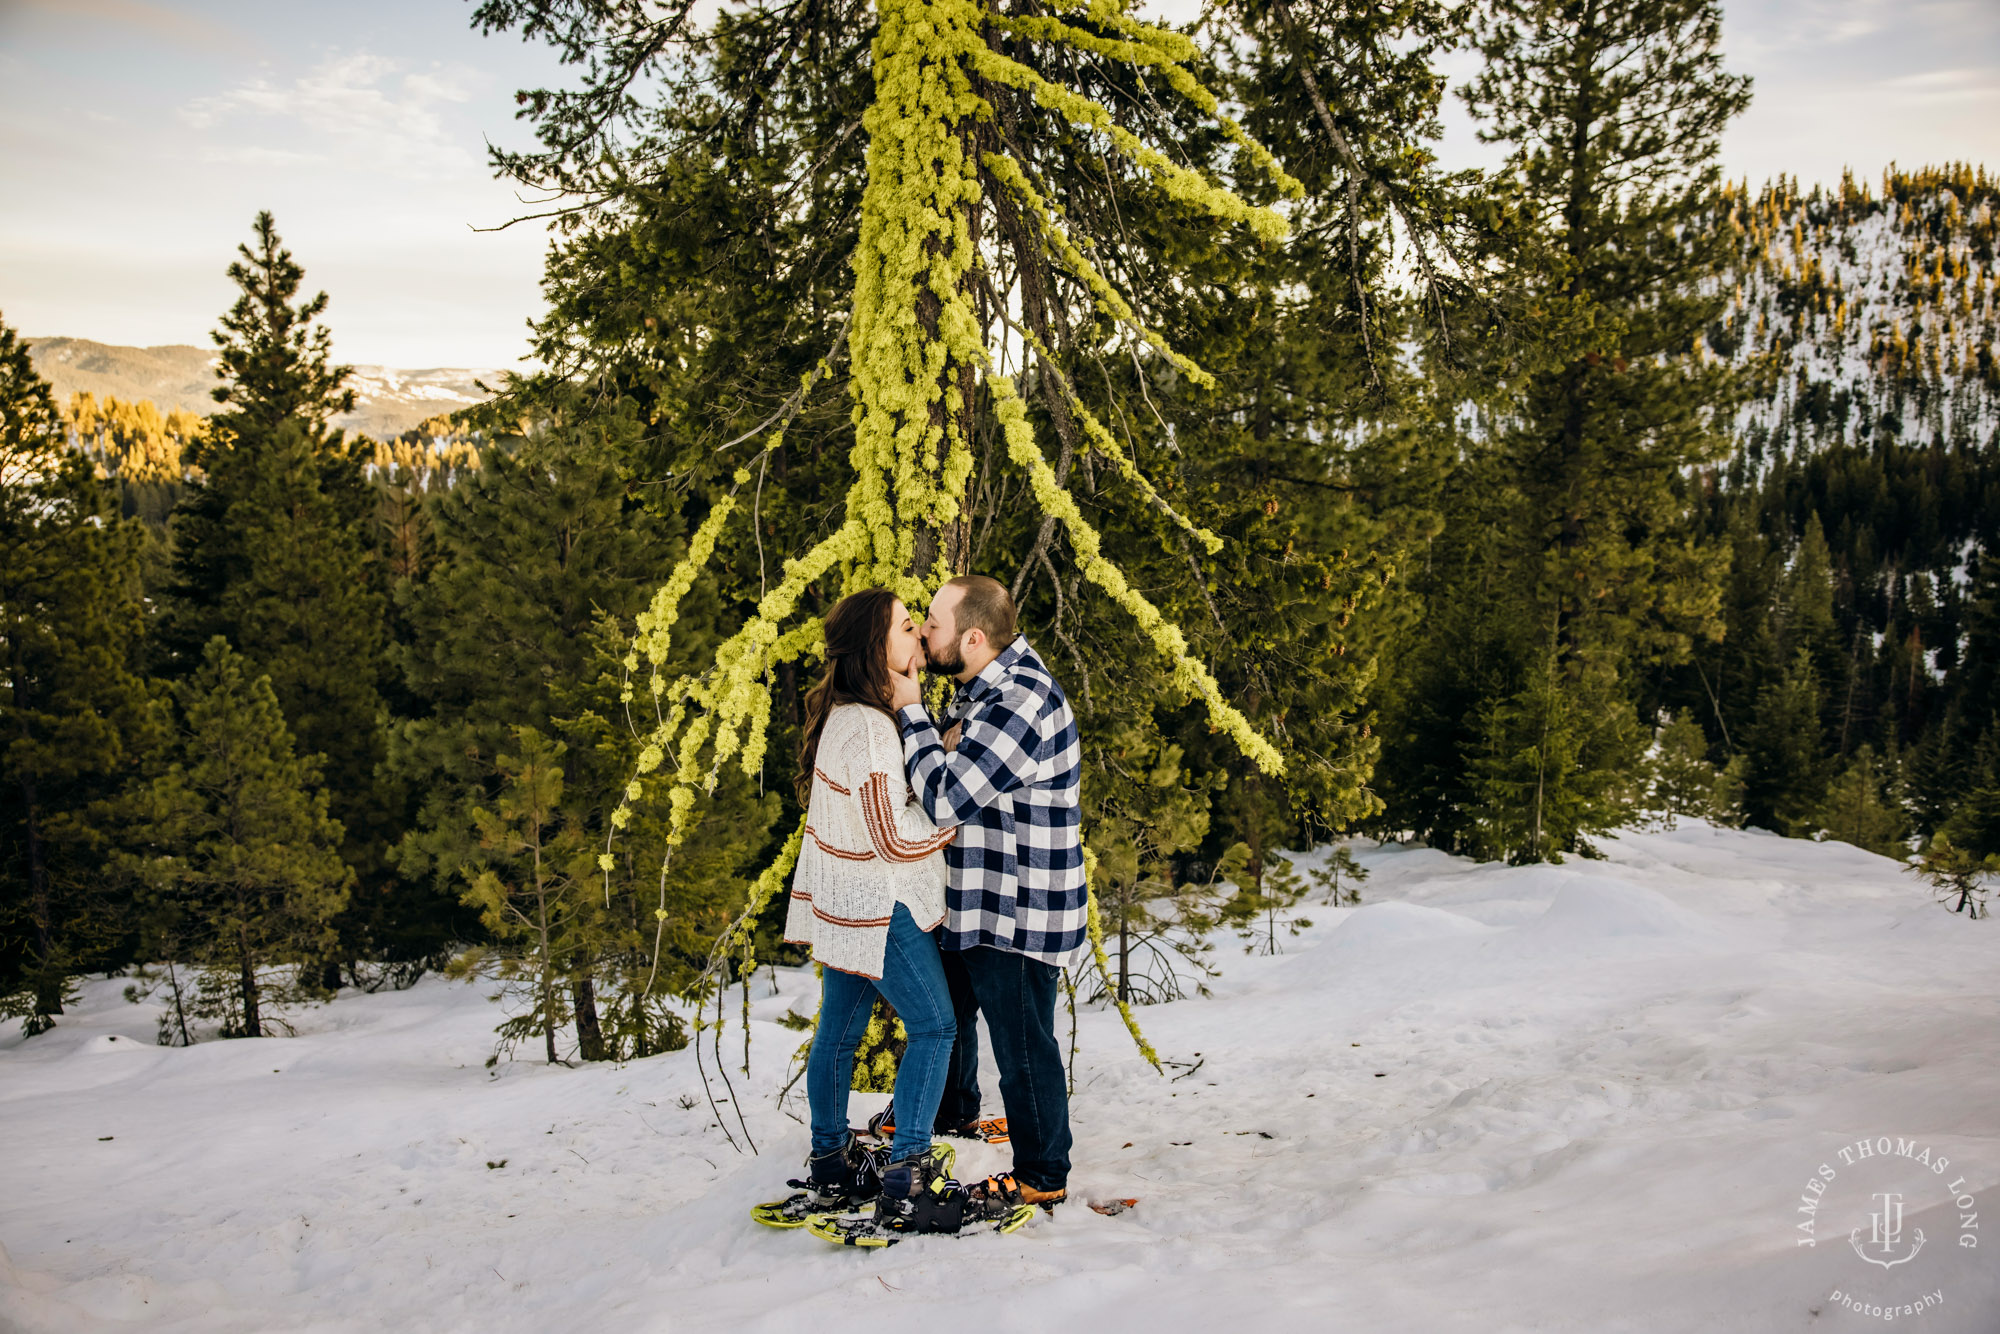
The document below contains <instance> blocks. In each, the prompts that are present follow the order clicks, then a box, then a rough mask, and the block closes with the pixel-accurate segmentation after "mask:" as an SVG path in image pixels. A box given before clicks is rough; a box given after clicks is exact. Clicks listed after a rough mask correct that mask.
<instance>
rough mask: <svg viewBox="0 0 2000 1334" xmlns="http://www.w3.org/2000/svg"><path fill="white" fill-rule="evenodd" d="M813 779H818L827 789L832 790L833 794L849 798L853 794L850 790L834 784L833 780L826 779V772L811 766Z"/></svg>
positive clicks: (816, 766)
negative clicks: (836, 793)
mask: <svg viewBox="0 0 2000 1334" xmlns="http://www.w3.org/2000/svg"><path fill="white" fill-rule="evenodd" d="M813 777H814V778H817V779H819V780H820V781H821V782H822V783H825V784H826V785H827V786H828V787H830V788H832V789H833V790H834V791H835V792H838V793H839V794H840V795H841V796H843V797H851V796H853V795H854V793H853V792H852V791H851V790H850V789H848V788H844V787H842V786H841V785H840V784H838V783H836V782H834V781H833V779H831V778H829V777H827V772H826V770H824V769H822V768H820V767H819V766H818V765H816V764H815V765H814V766H813Z"/></svg>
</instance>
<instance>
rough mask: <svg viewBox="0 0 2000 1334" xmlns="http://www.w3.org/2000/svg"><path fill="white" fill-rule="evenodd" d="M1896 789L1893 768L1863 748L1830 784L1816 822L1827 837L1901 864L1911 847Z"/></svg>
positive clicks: (1855, 753)
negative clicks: (1908, 843) (1891, 858)
mask: <svg viewBox="0 0 2000 1334" xmlns="http://www.w3.org/2000/svg"><path fill="white" fill-rule="evenodd" d="M1895 786H1896V785H1895V775H1894V770H1893V768H1892V766H1891V765H1890V764H1889V763H1888V762H1886V761H1884V760H1883V759H1882V758H1880V757H1878V756H1877V755H1876V754H1875V748H1874V747H1873V746H1868V745H1864V746H1862V747H1861V748H1860V749H1858V750H1856V751H1855V752H1854V754H1853V756H1852V757H1851V758H1850V759H1849V760H1848V762H1847V765H1846V767H1845V768H1843V769H1842V770H1841V771H1840V775H1839V777H1837V778H1835V779H1834V780H1833V782H1832V783H1831V784H1829V785H1828V787H1827V790H1826V800H1825V801H1824V802H1823V803H1822V804H1821V806H1820V809H1819V813H1818V818H1817V820H1816V821H1815V823H1817V824H1818V825H1819V827H1820V829H1821V830H1822V831H1824V832H1825V834H1826V836H1827V837H1828V838H1837V839H1839V840H1840V841H1841V842H1843V843H1852V844H1853V845H1854V846H1855V847H1857V848H1866V849H1868V851H1870V852H1879V853H1881V854H1882V855H1883V856H1885V857H1894V858H1895V859H1896V860H1898V861H1901V860H1903V858H1905V857H1907V856H1908V855H1909V847H1908V845H1907V844H1906V843H1905V842H1904V839H1905V838H1906V837H1907V833H1906V829H1907V822H1906V820H1905V818H1904V815H1903V808H1902V805H1901V803H1899V802H1898V801H1897V800H1896V792H1895Z"/></svg>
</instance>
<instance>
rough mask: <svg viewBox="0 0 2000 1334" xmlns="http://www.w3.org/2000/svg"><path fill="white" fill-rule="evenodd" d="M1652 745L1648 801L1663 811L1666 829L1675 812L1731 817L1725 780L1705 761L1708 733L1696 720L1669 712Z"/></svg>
mask: <svg viewBox="0 0 2000 1334" xmlns="http://www.w3.org/2000/svg"><path fill="white" fill-rule="evenodd" d="M1653 745H1654V751H1653V757H1652V775H1651V777H1652V795H1651V805H1652V808H1653V809H1654V810H1657V811H1661V812H1664V813H1665V814H1666V816H1667V827H1668V828H1669V829H1671V828H1673V817H1675V816H1677V815H1692V816H1695V817H1697V818H1699V819H1703V820H1711V821H1714V822H1716V823H1718V824H1728V823H1730V822H1731V821H1732V819H1733V818H1734V817H1735V811H1734V810H1733V809H1732V808H1731V807H1730V805H1729V799H1728V793H1727V790H1726V788H1727V785H1726V782H1725V780H1724V777H1723V774H1722V771H1720V770H1718V769H1717V768H1716V767H1715V765H1713V764H1712V763H1710V762H1709V758H1708V734H1707V733H1705V732H1703V731H1702V730H1701V725H1700V724H1699V723H1697V722H1695V720H1694V719H1693V718H1692V717H1691V716H1689V715H1687V714H1680V715H1676V716H1670V717H1669V718H1668V719H1667V721H1666V724H1665V725H1664V726H1662V727H1661V728H1660V729H1659V731H1657V732H1656V733H1654V737H1653Z"/></svg>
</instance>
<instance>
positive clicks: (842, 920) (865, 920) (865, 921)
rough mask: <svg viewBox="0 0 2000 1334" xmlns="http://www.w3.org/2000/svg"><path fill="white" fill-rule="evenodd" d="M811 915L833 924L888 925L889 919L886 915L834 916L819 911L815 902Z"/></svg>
mask: <svg viewBox="0 0 2000 1334" xmlns="http://www.w3.org/2000/svg"><path fill="white" fill-rule="evenodd" d="M813 916H814V917H817V918H819V920H820V921H822V922H830V923H832V924H833V925H834V926H887V925H889V919H888V918H887V917H835V916H834V915H833V914H832V913H830V912H821V911H820V909H819V905H818V904H817V903H815V904H814V905H813Z"/></svg>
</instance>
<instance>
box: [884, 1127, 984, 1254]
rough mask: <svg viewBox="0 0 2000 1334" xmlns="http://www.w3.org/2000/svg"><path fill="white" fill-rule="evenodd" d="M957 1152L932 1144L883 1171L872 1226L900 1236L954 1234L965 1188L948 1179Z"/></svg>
mask: <svg viewBox="0 0 2000 1334" xmlns="http://www.w3.org/2000/svg"><path fill="white" fill-rule="evenodd" d="M957 1160H958V1151H957V1150H956V1149H954V1148H952V1147H951V1145H949V1144H933V1145H931V1146H930V1147H929V1148H928V1149H925V1150H924V1151H923V1152H922V1153H920V1154H917V1155H915V1156H914V1157H910V1158H904V1159H902V1160H901V1161H899V1162H893V1163H890V1164H889V1165H888V1167H886V1168H884V1169H883V1171H882V1193H881V1194H879V1195H877V1196H876V1197H875V1218H874V1223H875V1226H876V1227H877V1228H878V1229H880V1230H883V1231H887V1232H895V1233H901V1234H907V1233H913V1232H956V1231H958V1228H959V1224H960V1223H961V1222H962V1221H963V1219H964V1214H965V1188H964V1187H963V1186H960V1185H959V1184H958V1183H957V1182H956V1181H953V1180H952V1179H951V1169H952V1165H953V1164H954V1163H955V1162H957Z"/></svg>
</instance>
